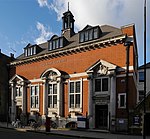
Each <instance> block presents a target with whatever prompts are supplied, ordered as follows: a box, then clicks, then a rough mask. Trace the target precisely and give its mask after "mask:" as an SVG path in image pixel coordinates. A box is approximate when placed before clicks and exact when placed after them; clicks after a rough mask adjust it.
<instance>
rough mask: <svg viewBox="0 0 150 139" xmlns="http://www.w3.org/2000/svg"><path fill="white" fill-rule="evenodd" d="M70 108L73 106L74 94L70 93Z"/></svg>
mask: <svg viewBox="0 0 150 139" xmlns="http://www.w3.org/2000/svg"><path fill="white" fill-rule="evenodd" d="M70 108H74V95H70Z"/></svg>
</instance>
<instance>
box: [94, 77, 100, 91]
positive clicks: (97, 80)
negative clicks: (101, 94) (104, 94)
mask: <svg viewBox="0 0 150 139" xmlns="http://www.w3.org/2000/svg"><path fill="white" fill-rule="evenodd" d="M97 91H101V79H96V80H95V92H97Z"/></svg>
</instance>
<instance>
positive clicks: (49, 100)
mask: <svg viewBox="0 0 150 139" xmlns="http://www.w3.org/2000/svg"><path fill="white" fill-rule="evenodd" d="M52 106H53V104H52V96H48V107H49V108H52Z"/></svg>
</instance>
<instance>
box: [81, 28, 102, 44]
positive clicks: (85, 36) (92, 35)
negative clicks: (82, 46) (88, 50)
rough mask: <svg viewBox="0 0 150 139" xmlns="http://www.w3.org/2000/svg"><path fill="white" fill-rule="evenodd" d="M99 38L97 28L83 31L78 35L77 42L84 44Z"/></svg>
mask: <svg viewBox="0 0 150 139" xmlns="http://www.w3.org/2000/svg"><path fill="white" fill-rule="evenodd" d="M99 37H100V29H99V27H94V28H91V29H87V30H83V31H81V32H80V33H79V42H80V43H81V42H86V41H90V40H94V39H97V38H99Z"/></svg>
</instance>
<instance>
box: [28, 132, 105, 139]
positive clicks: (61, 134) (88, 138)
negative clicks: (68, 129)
mask: <svg viewBox="0 0 150 139" xmlns="http://www.w3.org/2000/svg"><path fill="white" fill-rule="evenodd" d="M26 131H27V132H34V133H41V134H46V135H57V136H64V137H77V138H86V139H104V138H99V137H87V136H83V135H74V134H72V135H71V134H63V133H53V132H51V131H50V132H45V131H43V132H42V131H34V130H26Z"/></svg>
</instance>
